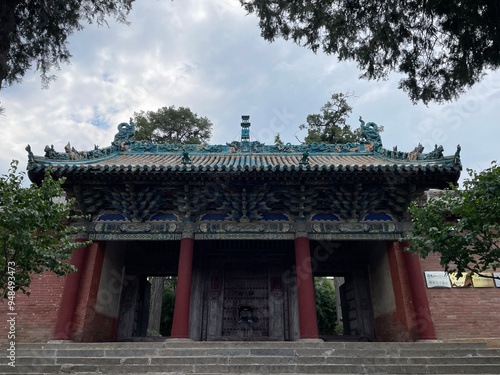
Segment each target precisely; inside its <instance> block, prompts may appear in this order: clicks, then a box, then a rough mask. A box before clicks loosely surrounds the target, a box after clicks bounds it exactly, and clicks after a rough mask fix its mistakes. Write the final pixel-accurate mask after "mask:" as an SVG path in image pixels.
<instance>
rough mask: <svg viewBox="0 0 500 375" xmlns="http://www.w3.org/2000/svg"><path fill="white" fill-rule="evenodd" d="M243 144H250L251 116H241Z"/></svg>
mask: <svg viewBox="0 0 500 375" xmlns="http://www.w3.org/2000/svg"><path fill="white" fill-rule="evenodd" d="M241 142H242V143H243V142H250V116H248V115H243V116H241Z"/></svg>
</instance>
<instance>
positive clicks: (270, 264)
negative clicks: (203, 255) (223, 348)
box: [202, 254, 290, 341]
mask: <svg viewBox="0 0 500 375" xmlns="http://www.w3.org/2000/svg"><path fill="white" fill-rule="evenodd" d="M222 257H223V256H222V255H220V256H215V255H214V256H212V257H211V259H210V261H209V262H207V263H206V264H209V267H208V268H209V269H207V270H206V273H205V274H206V277H205V292H204V301H205V302H204V307H203V328H202V339H203V340H209V341H212V340H286V339H289V332H290V329H289V327H285V325H287V324H289V318H288V316H289V311H288V307H287V306H286V305H285V304H288V298H287V293H288V291H287V287H286V285H284V283H283V282H282V280H281V275H282V274H283V268H284V267H286V264H287V263H286V262H285V261H284V260H283V256H277V257H275V256H272V255H269V256H266V257H263V256H260V257H256V256H255V254H253V255H252V254H239V255H238V258H239V259H238V260H227V256H224V258H225V259H221V258H222ZM256 258H257V259H256Z"/></svg>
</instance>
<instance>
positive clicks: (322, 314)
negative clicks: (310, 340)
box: [314, 277, 337, 335]
mask: <svg viewBox="0 0 500 375" xmlns="http://www.w3.org/2000/svg"><path fill="white" fill-rule="evenodd" d="M314 294H315V298H316V315H317V319H318V332H319V334H320V335H334V334H335V326H336V324H337V306H336V300H335V287H334V285H333V279H330V278H326V277H315V278H314Z"/></svg>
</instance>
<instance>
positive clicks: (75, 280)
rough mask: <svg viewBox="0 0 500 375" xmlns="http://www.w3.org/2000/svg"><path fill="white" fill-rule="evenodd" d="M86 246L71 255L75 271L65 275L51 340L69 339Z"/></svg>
mask: <svg viewBox="0 0 500 375" xmlns="http://www.w3.org/2000/svg"><path fill="white" fill-rule="evenodd" d="M87 249H88V246H87V247H85V248H81V249H76V250H75V251H74V252H73V256H72V257H71V264H72V265H74V266H75V267H76V269H77V271H76V272H73V273H70V274H69V275H68V276H66V284H65V285H64V291H63V295H62V298H61V305H60V306H59V312H58V314H57V322H56V326H55V328H54V336H53V340H71V333H72V326H73V319H74V315H75V309H76V304H77V299H78V291H79V289H80V281H81V279H82V275H83V265H84V263H85V259H86V256H87Z"/></svg>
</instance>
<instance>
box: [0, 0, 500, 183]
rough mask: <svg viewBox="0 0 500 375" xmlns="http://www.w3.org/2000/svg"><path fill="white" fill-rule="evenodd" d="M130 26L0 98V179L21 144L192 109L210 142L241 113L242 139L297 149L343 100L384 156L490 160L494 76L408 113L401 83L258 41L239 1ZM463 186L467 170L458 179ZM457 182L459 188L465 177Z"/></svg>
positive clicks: (118, 27)
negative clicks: (206, 126) (314, 117)
mask: <svg viewBox="0 0 500 375" xmlns="http://www.w3.org/2000/svg"><path fill="white" fill-rule="evenodd" d="M128 19H129V21H130V24H129V25H124V24H120V23H116V22H114V21H113V20H109V24H108V26H101V27H99V26H96V25H89V26H86V27H85V28H84V29H83V30H82V31H79V32H76V33H75V34H74V35H72V36H71V39H70V44H69V49H70V52H71V53H72V55H73V56H72V58H71V62H70V64H62V65H61V68H60V70H58V71H54V72H53V73H54V74H55V75H56V77H57V79H56V81H54V82H52V83H51V84H50V86H49V88H48V89H42V85H41V80H40V78H39V74H38V73H37V72H35V71H30V72H28V73H27V74H26V76H25V78H24V80H23V82H22V83H21V84H15V85H13V86H10V87H8V88H5V89H2V91H0V102H1V105H2V106H3V107H4V109H5V114H4V115H3V116H0V142H1V145H2V148H3V150H2V152H1V153H0V174H5V173H7V170H8V169H9V165H10V162H11V160H13V159H16V160H19V161H20V167H19V169H20V170H24V169H25V168H26V163H27V159H28V157H27V152H26V151H25V147H26V145H28V144H30V145H31V148H32V151H33V153H34V154H35V155H43V154H44V151H43V150H44V148H45V146H46V145H54V147H55V149H56V150H57V151H60V152H63V151H64V146H65V145H66V144H67V143H68V142H70V143H71V145H72V146H73V147H74V148H76V149H77V150H79V151H83V150H91V149H93V148H94V145H99V146H100V147H106V146H109V145H110V144H111V142H112V141H113V138H114V134H116V132H117V126H118V124H120V123H121V122H128V121H129V119H130V118H131V117H132V116H133V114H134V112H138V111H141V110H144V111H148V110H152V111H155V110H157V109H159V108H161V107H164V106H175V107H181V106H183V107H189V108H191V110H192V111H193V112H195V113H197V114H198V115H199V116H203V117H207V118H208V119H210V120H211V121H212V123H213V136H212V139H211V140H210V143H212V144H225V143H226V142H232V141H234V140H239V138H240V119H241V115H250V121H251V123H252V126H251V138H252V140H258V141H260V142H263V143H266V144H273V143H274V137H275V135H276V134H278V133H279V134H280V136H281V138H282V140H283V141H284V142H290V143H294V144H297V143H299V141H298V140H297V139H299V140H301V139H303V138H304V136H305V131H299V125H300V124H303V123H305V121H306V117H307V115H308V114H312V113H319V112H320V108H321V107H322V105H323V104H325V103H326V102H327V101H328V100H329V99H330V97H331V95H332V94H333V93H337V92H344V93H346V92H350V93H353V94H354V97H352V98H351V100H350V102H349V103H350V105H351V106H352V107H353V111H352V115H351V117H350V119H349V122H348V123H349V125H351V127H352V128H353V129H356V128H357V127H358V126H359V121H358V118H359V116H362V117H363V120H364V121H366V122H368V121H372V122H375V123H377V124H378V125H382V126H383V127H384V131H383V133H382V134H381V136H382V142H383V145H384V147H385V148H387V149H392V148H393V146H396V145H397V146H398V150H399V151H411V150H413V149H414V148H415V147H416V146H417V144H418V143H421V144H422V145H424V146H425V151H424V152H429V151H432V149H433V148H434V145H435V144H438V145H443V147H444V153H445V155H453V154H454V153H455V151H456V147H457V145H458V144H460V145H461V148H462V153H461V155H462V163H463V165H464V170H465V169H467V168H471V169H474V170H477V171H479V170H483V169H485V168H488V167H489V166H490V163H491V162H492V161H493V160H498V159H499V152H500V151H499V150H500V144H499V139H500V126H499V125H498V122H497V118H498V113H499V108H500V72H491V73H489V74H487V75H486V77H485V78H484V79H483V81H482V82H481V83H478V84H476V85H475V86H473V87H472V88H470V89H469V90H468V91H467V93H466V94H464V95H462V96H461V97H460V98H459V99H458V100H456V101H454V102H451V103H446V104H441V105H438V104H430V105H428V106H425V105H423V104H417V105H414V104H413V103H412V102H411V101H410V99H409V98H408V96H407V94H406V93H405V92H403V91H401V90H399V89H398V88H397V86H398V81H399V78H398V76H397V75H396V74H393V75H391V76H390V77H389V78H388V79H387V80H384V81H366V80H361V79H359V75H360V74H361V72H360V71H359V70H358V68H357V66H356V64H355V63H353V62H339V61H338V60H337V58H336V57H335V56H331V55H330V56H329V55H325V54H323V53H318V54H314V53H313V52H311V51H310V50H308V49H306V48H303V47H300V46H298V45H296V44H294V43H293V42H291V41H284V40H281V39H280V40H276V41H275V42H273V43H269V42H267V41H265V40H264V39H263V38H262V37H261V36H260V29H259V27H258V19H257V18H256V17H255V16H254V15H248V14H246V12H245V11H244V10H243V9H242V8H241V6H240V4H239V1H238V0H211V1H206V0H183V1H167V0H137V1H135V2H134V3H133V9H132V11H131V12H130V15H129V18H128ZM462 176H463V177H466V172H463V174H462ZM463 177H462V179H463Z"/></svg>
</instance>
